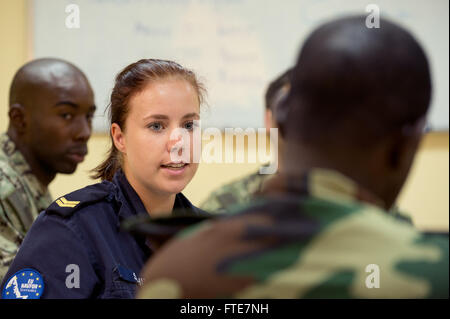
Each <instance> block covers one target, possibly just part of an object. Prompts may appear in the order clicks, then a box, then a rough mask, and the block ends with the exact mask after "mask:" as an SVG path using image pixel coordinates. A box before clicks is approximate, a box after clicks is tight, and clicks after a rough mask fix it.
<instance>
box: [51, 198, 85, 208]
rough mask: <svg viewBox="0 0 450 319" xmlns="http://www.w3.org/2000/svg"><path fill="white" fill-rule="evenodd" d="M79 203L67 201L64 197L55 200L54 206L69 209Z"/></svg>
mask: <svg viewBox="0 0 450 319" xmlns="http://www.w3.org/2000/svg"><path fill="white" fill-rule="evenodd" d="M79 203H80V201H74V200H67V199H65V198H64V197H60V198H59V199H57V200H56V204H58V206H59V207H70V208H74V207H75V206H77V205H78V204H79Z"/></svg>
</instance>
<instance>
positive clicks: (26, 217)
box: [0, 59, 95, 281]
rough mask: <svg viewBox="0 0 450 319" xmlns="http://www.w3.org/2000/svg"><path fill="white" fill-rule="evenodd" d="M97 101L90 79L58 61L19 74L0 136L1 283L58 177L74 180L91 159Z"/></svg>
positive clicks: (41, 62) (29, 65)
mask: <svg viewBox="0 0 450 319" xmlns="http://www.w3.org/2000/svg"><path fill="white" fill-rule="evenodd" d="M94 111H95V105H94V95H93V92H92V89H91V86H90V84H89V82H88V80H87V78H86V76H85V75H84V74H83V73H82V72H81V71H80V70H79V69H78V68H77V67H75V66H74V65H72V64H70V63H68V62H66V61H62V60H59V59H38V60H34V61H31V62H29V63H27V64H25V65H24V66H22V68H20V69H19V70H18V71H17V73H16V74H15V76H14V79H13V81H12V84H11V88H10V96H9V112H8V115H9V120H10V121H9V125H8V130H7V132H6V133H3V134H0V281H1V280H2V278H3V276H4V275H5V273H6V271H7V270H8V267H9V265H10V264H11V262H12V260H13V259H14V257H15V255H16V253H17V250H18V248H19V246H20V244H21V243H22V241H23V238H24V236H25V235H26V233H27V231H28V230H29V229H30V227H31V224H32V223H33V221H34V220H35V219H36V217H37V215H38V214H39V212H40V211H42V210H44V209H46V208H47V206H49V205H50V204H51V202H52V198H51V196H50V194H49V191H48V189H47V187H48V185H49V183H50V182H51V181H52V180H53V179H54V178H55V176H56V173H65V174H71V173H73V172H74V171H75V169H76V167H77V165H78V163H80V162H81V161H82V160H83V158H84V156H85V155H86V153H87V141H88V139H89V137H90V135H91V118H92V116H93V114H94Z"/></svg>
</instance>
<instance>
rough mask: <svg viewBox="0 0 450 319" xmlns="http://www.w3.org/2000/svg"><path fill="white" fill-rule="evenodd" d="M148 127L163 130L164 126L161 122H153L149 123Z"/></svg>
mask: <svg viewBox="0 0 450 319" xmlns="http://www.w3.org/2000/svg"><path fill="white" fill-rule="evenodd" d="M148 128H150V129H151V130H153V131H161V130H162V129H163V126H162V124H161V123H151V124H149V125H148Z"/></svg>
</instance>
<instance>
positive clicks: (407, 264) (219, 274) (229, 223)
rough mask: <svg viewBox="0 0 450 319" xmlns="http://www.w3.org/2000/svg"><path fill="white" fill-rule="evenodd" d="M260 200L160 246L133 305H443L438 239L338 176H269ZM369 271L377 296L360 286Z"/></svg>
mask: <svg viewBox="0 0 450 319" xmlns="http://www.w3.org/2000/svg"><path fill="white" fill-rule="evenodd" d="M261 195H264V198H262V197H261V199H257V200H255V201H254V202H252V203H250V204H246V205H241V207H235V209H234V210H233V211H232V212H230V213H229V214H226V215H224V216H222V217H220V218H216V219H214V220H210V221H207V222H203V223H200V224H198V225H195V226H192V227H190V228H187V229H185V230H184V231H183V232H181V233H180V234H179V235H178V236H177V238H175V239H174V240H172V241H170V242H168V243H167V244H166V245H165V246H163V247H162V248H161V250H160V251H158V252H157V253H156V255H155V257H154V258H152V259H150V262H149V263H148V264H147V265H146V266H145V267H144V270H143V273H142V275H143V277H144V286H142V287H141V289H140V290H139V291H138V293H137V297H138V298H448V283H449V277H448V273H449V264H448V263H449V253H448V251H449V242H448V237H444V236H442V237H438V236H428V235H425V234H423V233H421V232H419V231H418V230H417V229H415V228H414V227H413V226H412V225H411V224H410V223H408V222H405V221H403V220H400V219H398V218H396V217H395V216H392V215H391V213H388V212H386V211H385V210H383V209H381V208H380V207H383V206H382V203H381V202H380V201H379V200H378V199H377V198H376V197H375V196H373V195H372V194H370V193H369V192H367V191H365V190H364V189H362V188H360V187H358V186H357V185H356V184H355V183H353V182H352V181H351V180H349V179H347V178H346V177H344V176H343V175H341V174H339V173H337V172H334V171H327V170H321V169H320V170H319V169H317V170H312V171H310V172H309V173H308V174H305V175H303V176H298V177H293V176H292V177H286V176H280V175H279V176H276V177H274V178H273V179H271V180H270V181H269V182H267V183H266V184H265V186H264V189H263V192H262V194H261ZM369 264H376V265H378V266H379V270H380V286H379V288H371V289H369V288H367V286H366V279H367V278H368V276H369V275H370V273H368V272H366V266H367V265H369Z"/></svg>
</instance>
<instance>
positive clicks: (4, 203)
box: [0, 133, 52, 282]
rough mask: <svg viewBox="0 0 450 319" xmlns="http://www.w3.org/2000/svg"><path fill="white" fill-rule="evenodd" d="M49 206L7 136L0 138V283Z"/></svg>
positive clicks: (45, 194)
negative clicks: (25, 239) (24, 240)
mask: <svg viewBox="0 0 450 319" xmlns="http://www.w3.org/2000/svg"><path fill="white" fill-rule="evenodd" d="M51 203H52V199H51V196H50V193H49V192H48V190H47V189H46V188H45V187H44V186H43V185H42V184H41V183H40V182H39V181H38V180H37V178H36V177H35V176H34V175H33V174H32V173H31V170H30V167H29V166H28V163H27V162H26V161H25V158H24V157H23V155H22V154H21V153H20V152H19V151H18V150H17V149H16V146H15V144H14V143H13V142H12V141H11V139H10V138H9V137H8V135H7V134H5V133H4V134H0V282H1V280H2V279H3V276H4V275H5V273H6V271H7V270H8V267H9V265H10V264H11V262H12V260H13V259H14V257H15V255H16V253H17V250H18V247H19V246H20V244H21V243H22V240H23V238H24V237H25V234H26V233H27V231H28V230H29V229H30V227H31V224H32V223H33V221H34V220H35V219H36V217H37V216H38V214H39V212H40V211H42V210H44V209H45V208H47V206H49V205H50V204H51Z"/></svg>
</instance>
